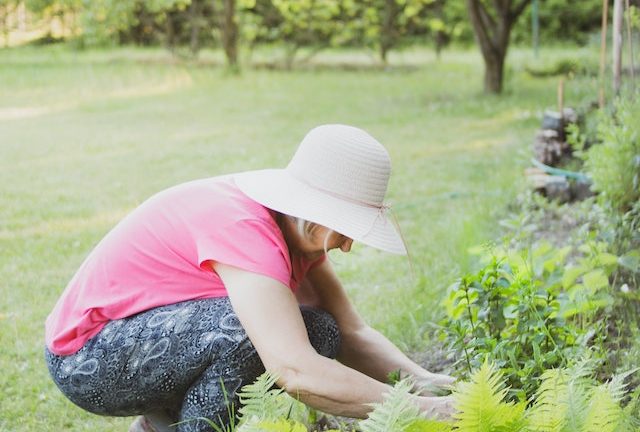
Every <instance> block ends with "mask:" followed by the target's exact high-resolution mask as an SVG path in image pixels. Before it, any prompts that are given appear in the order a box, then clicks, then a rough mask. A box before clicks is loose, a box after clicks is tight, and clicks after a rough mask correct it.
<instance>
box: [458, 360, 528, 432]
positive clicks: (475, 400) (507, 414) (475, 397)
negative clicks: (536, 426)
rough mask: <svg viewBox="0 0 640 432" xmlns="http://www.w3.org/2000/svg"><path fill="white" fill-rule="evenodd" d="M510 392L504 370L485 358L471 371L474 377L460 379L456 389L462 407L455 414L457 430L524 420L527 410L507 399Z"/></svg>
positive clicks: (496, 426)
mask: <svg viewBox="0 0 640 432" xmlns="http://www.w3.org/2000/svg"><path fill="white" fill-rule="evenodd" d="M507 392H508V389H507V388H506V387H505V384H504V379H503V376H502V373H501V372H499V371H498V370H496V369H495V367H494V366H492V365H491V364H489V362H487V361H485V362H484V364H483V365H482V367H480V369H478V370H476V371H475V372H474V373H473V374H472V375H471V381H470V382H460V383H458V385H457V386H456V389H455V391H454V393H453V396H454V400H455V403H456V409H457V410H458V412H457V413H456V414H455V415H454V418H455V420H456V422H455V426H456V428H457V429H456V430H459V431H461V432H465V431H469V432H472V431H473V432H476V431H493V430H499V428H500V427H503V426H505V425H506V424H509V423H514V424H515V423H518V422H524V420H523V416H524V410H523V409H522V408H521V407H516V406H515V405H514V404H511V403H506V402H504V398H505V396H506V395H507Z"/></svg>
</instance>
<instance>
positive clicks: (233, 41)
mask: <svg viewBox="0 0 640 432" xmlns="http://www.w3.org/2000/svg"><path fill="white" fill-rule="evenodd" d="M214 1H215V0H214ZM222 4H223V7H222V17H221V19H220V32H221V35H222V37H221V39H222V47H223V48H224V53H225V56H226V57H227V66H228V67H229V68H230V69H231V70H232V71H237V70H238V23H237V21H236V0H222Z"/></svg>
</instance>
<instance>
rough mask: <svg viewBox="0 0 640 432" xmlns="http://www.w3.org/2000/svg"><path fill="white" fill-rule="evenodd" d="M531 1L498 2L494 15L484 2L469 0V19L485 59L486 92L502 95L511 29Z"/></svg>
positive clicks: (496, 1)
mask: <svg viewBox="0 0 640 432" xmlns="http://www.w3.org/2000/svg"><path fill="white" fill-rule="evenodd" d="M530 2H531V0H517V3H515V4H514V3H513V0H495V1H494V2H493V5H494V9H493V11H492V12H493V13H490V11H489V10H487V7H486V6H485V4H484V3H482V1H481V0H467V9H468V11H469V18H470V19H471V24H472V26H473V32H474V34H475V38H476V41H477V42H478V45H480V51H481V52H482V58H483V59H484V65H485V75H484V91H485V93H493V94H498V93H501V92H502V84H503V78H504V61H505V58H506V56H507V49H508V48H509V36H510V35H511V29H512V27H513V25H514V24H515V22H516V21H517V19H518V17H519V16H520V15H521V14H522V12H523V11H524V9H525V7H526V6H527V5H528V4H529V3H530Z"/></svg>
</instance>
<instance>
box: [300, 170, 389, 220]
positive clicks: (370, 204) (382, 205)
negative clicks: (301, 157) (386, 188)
mask: <svg viewBox="0 0 640 432" xmlns="http://www.w3.org/2000/svg"><path fill="white" fill-rule="evenodd" d="M287 172H288V173H289V175H290V176H291V177H293V178H294V179H296V180H297V181H299V182H300V183H302V184H304V185H305V186H308V187H310V188H311V189H315V190H317V191H318V192H322V193H324V194H327V195H329V196H331V197H333V198H337V199H339V200H343V201H347V202H350V203H352V204H357V205H360V206H363V207H371V208H375V209H379V210H386V209H389V208H391V207H390V206H388V205H386V204H385V203H377V202H372V201H364V200H358V199H354V198H351V197H347V196H344V195H340V194H339V193H336V192H333V191H330V190H328V189H324V188H319V187H317V186H316V185H313V184H311V183H309V182H308V181H307V180H305V179H303V178H301V177H299V176H297V175H296V174H294V173H293V172H292V171H291V170H290V169H287Z"/></svg>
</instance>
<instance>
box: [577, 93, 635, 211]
mask: <svg viewBox="0 0 640 432" xmlns="http://www.w3.org/2000/svg"><path fill="white" fill-rule="evenodd" d="M638 118H640V99H639V98H637V97H636V98H630V99H625V98H621V99H619V100H618V101H617V103H616V104H615V112H614V113H613V115H608V113H605V112H602V113H601V114H600V118H599V122H598V135H597V137H598V140H599V141H600V144H598V145H594V146H592V147H591V148H589V149H588V150H586V151H585V152H584V153H581V156H582V158H583V159H584V163H585V169H586V172H587V173H588V175H589V177H590V178H591V180H592V181H593V189H594V190H596V191H597V192H599V193H600V195H601V197H602V199H603V200H605V201H607V202H608V203H610V205H611V207H613V208H614V209H617V210H619V211H620V212H623V213H624V212H627V211H629V210H631V208H632V206H633V204H634V203H636V202H637V201H638V200H639V199H640V122H638Z"/></svg>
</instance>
